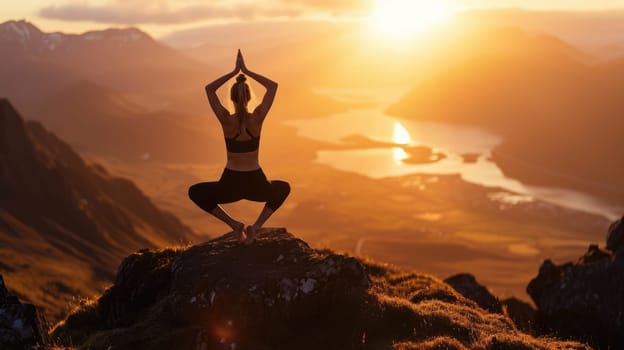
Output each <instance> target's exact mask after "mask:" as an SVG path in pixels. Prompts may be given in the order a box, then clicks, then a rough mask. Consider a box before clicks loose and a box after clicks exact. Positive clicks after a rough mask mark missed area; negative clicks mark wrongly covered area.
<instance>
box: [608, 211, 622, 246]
mask: <svg viewBox="0 0 624 350" xmlns="http://www.w3.org/2000/svg"><path fill="white" fill-rule="evenodd" d="M621 248H624V216H623V217H621V218H620V219H619V220H618V221H616V222H614V223H613V224H611V226H610V227H609V230H608V231H607V249H609V250H612V251H616V250H618V249H621Z"/></svg>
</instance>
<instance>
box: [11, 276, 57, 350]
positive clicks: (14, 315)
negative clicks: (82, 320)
mask: <svg viewBox="0 0 624 350" xmlns="http://www.w3.org/2000/svg"><path fill="white" fill-rule="evenodd" d="M48 344H49V338H48V335H47V324H46V321H45V318H44V317H43V315H42V314H41V313H40V312H39V311H37V309H36V308H35V307H34V306H33V305H32V304H22V303H20V302H19V300H18V299H17V297H16V296H14V295H11V294H10V293H9V291H8V290H7V288H6V286H5V285H4V279H3V278H2V275H0V349H3V350H22V349H33V348H37V347H43V346H46V345H48Z"/></svg>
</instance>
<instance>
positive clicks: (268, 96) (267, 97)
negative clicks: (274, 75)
mask: <svg viewBox="0 0 624 350" xmlns="http://www.w3.org/2000/svg"><path fill="white" fill-rule="evenodd" d="M236 64H237V66H238V65H240V69H241V71H242V72H243V73H244V74H247V75H248V76H250V77H251V78H253V79H254V80H255V81H257V82H258V83H260V85H262V86H264V88H265V89H266V90H267V91H266V93H265V94H264V97H263V98H262V102H261V103H260V104H259V105H258V107H256V109H254V111H253V114H254V115H255V116H257V117H260V118H261V119H264V117H266V115H267V114H268V113H269V109H271V105H273V100H274V99H275V94H276V93H277V83H276V82H274V81H273V80H271V79H269V78H267V77H265V76H262V75H260V74H258V73H254V72H252V71H250V70H249V69H247V66H245V61H244V60H243V55H242V54H241V52H240V50H238V59H237V60H236Z"/></svg>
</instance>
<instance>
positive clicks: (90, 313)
mask: <svg viewBox="0 0 624 350" xmlns="http://www.w3.org/2000/svg"><path fill="white" fill-rule="evenodd" d="M53 336H54V338H55V339H56V340H57V341H59V342H61V343H63V344H65V345H69V344H70V343H73V344H74V345H77V346H79V347H80V348H86V349H107V348H109V347H110V348H112V349H137V348H140V349H173V348H176V349H198V350H202V349H257V350H262V349H295V348H296V349H353V348H358V349H403V348H418V349H434V348H440V346H443V345H444V346H447V345H448V346H447V347H445V349H446V348H448V349H453V348H462V349H463V348H474V349H492V348H494V347H495V346H500V348H510V346H518V344H521V345H522V346H524V347H523V348H539V347H540V346H541V347H542V348H551V347H558V348H560V349H588V348H587V347H585V346H584V345H582V344H579V343H571V342H559V341H555V340H552V339H535V338H532V337H530V336H528V335H526V334H523V333H521V332H519V331H518V330H517V329H516V327H515V326H514V324H513V322H512V321H511V320H510V319H508V318H507V317H505V316H503V315H500V314H492V313H488V312H486V311H484V310H483V309H481V308H479V307H477V305H476V304H475V303H474V302H473V301H471V300H468V299H466V298H464V297H463V296H461V295H460V294H459V293H457V292H455V291H454V290H453V289H452V288H451V287H450V286H448V285H446V284H444V283H443V282H442V281H440V280H438V279H436V278H434V277H432V276H427V275H423V274H415V273H406V272H401V271H396V270H393V269H391V268H389V267H387V266H384V265H380V264H376V263H373V262H367V261H362V260H360V259H355V258H353V257H348V256H345V255H340V254H335V253H333V252H331V251H327V250H315V249H312V248H310V247H309V246H308V245H307V244H306V243H305V242H304V241H302V240H300V239H297V238H295V237H294V236H293V235H292V234H290V233H288V232H286V230H284V229H263V230H262V231H261V232H260V234H259V236H258V239H257V241H256V242H254V244H252V245H250V246H246V245H244V244H240V243H238V242H237V240H236V239H235V237H234V235H233V234H232V233H229V234H227V235H224V236H222V237H219V238H216V239H213V240H211V241H208V242H205V243H202V244H199V245H196V246H191V247H185V248H176V249H171V248H170V249H163V250H160V251H152V250H142V251H139V252H137V253H134V254H132V255H130V256H129V257H127V258H126V259H125V260H124V261H123V262H122V264H121V265H120V267H119V269H118V272H117V276H116V278H115V283H114V285H113V286H112V287H110V288H109V289H108V290H107V291H106V292H105V293H104V294H103V295H102V296H101V297H100V298H99V299H98V300H95V301H92V302H90V303H86V304H85V305H83V306H82V308H80V309H79V310H78V311H76V312H74V313H73V314H71V315H70V316H69V317H67V319H66V320H65V321H63V322H61V323H60V324H59V325H57V326H56V328H55V330H54V332H53ZM440 344H442V345H440ZM449 344H450V345H449ZM451 345H453V346H454V347H450V346H451Z"/></svg>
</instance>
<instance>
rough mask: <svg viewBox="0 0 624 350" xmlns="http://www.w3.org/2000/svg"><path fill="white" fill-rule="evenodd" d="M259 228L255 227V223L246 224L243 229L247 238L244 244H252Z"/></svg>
mask: <svg viewBox="0 0 624 350" xmlns="http://www.w3.org/2000/svg"><path fill="white" fill-rule="evenodd" d="M259 230H260V229H259V228H257V227H256V226H255V225H249V226H247V228H246V229H245V233H246V234H247V239H246V240H245V244H247V245H249V244H252V243H253V241H254V240H255V239H256V236H257V235H258V231H259Z"/></svg>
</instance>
